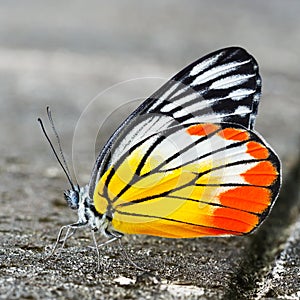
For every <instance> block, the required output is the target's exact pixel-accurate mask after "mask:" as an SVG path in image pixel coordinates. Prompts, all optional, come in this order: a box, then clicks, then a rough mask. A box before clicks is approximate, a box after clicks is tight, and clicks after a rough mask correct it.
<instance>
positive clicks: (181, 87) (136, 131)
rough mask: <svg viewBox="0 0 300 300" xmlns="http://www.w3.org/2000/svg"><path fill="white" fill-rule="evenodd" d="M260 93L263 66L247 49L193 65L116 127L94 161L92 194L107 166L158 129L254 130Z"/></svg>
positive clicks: (219, 54)
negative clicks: (225, 126) (231, 126)
mask: <svg viewBox="0 0 300 300" xmlns="http://www.w3.org/2000/svg"><path fill="white" fill-rule="evenodd" d="M260 91H261V79H260V76H259V73H258V65H257V63H256V61H255V59H254V58H253V57H252V56H251V55H250V54H249V53H247V52H246V51H245V50H244V49H242V48H238V47H230V48H225V49H221V50H218V51H216V52H213V53H211V54H208V55H206V56H205V57H203V58H200V59H199V60H197V61H195V62H194V63H192V64H190V65H189V66H187V67H186V68H185V69H183V70H182V71H181V72H179V73H178V74H176V75H175V76H174V77H173V78H172V79H171V80H169V81H168V82H167V83H166V84H165V85H163V86H162V87H161V88H160V89H159V90H158V91H157V92H155V93H154V94H153V95H152V96H151V97H149V98H148V99H146V100H145V101H144V102H143V103H142V104H141V105H140V106H139V107H138V108H137V109H136V110H135V111H134V112H133V113H132V114H131V115H130V116H129V117H128V118H127V119H126V120H125V121H124V122H123V123H122V124H121V125H120V127H119V128H118V129H117V130H116V131H115V133H114V134H113V135H112V137H111V138H110V139H109V141H108V142H107V144H106V145H105V146H104V148H103V150H102V151H101V153H100V154H99V156H98V158H97V160H96V163H95V165H94V169H93V172H92V176H91V180H90V183H89V195H90V197H93V194H94V190H95V187H96V184H97V182H98V181H99V180H100V178H101V176H103V174H104V173H105V172H106V170H107V169H108V168H109V167H110V166H112V165H113V164H114V163H115V162H116V161H117V160H118V159H119V158H120V157H121V156H122V155H123V154H124V153H126V152H127V151H128V150H129V149H130V148H131V147H132V146H133V145H134V144H135V143H137V142H138V141H140V140H142V139H144V138H146V137H147V136H150V135H152V134H154V133H155V132H159V131H162V130H164V129H167V128H170V127H173V126H175V125H178V124H181V125H184V124H189V123H192V122H213V123H221V122H230V123H235V124H240V125H242V126H245V127H246V128H249V129H252V128H253V126H254V121H255V116H256V114H257V108H258V103H259V99H260Z"/></svg>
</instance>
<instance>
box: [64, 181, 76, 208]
mask: <svg viewBox="0 0 300 300" xmlns="http://www.w3.org/2000/svg"><path fill="white" fill-rule="evenodd" d="M79 193H80V188H79V186H78V185H75V186H74V189H71V190H66V191H65V192H64V196H65V199H66V201H67V203H68V206H69V207H70V208H72V209H78V208H79Z"/></svg>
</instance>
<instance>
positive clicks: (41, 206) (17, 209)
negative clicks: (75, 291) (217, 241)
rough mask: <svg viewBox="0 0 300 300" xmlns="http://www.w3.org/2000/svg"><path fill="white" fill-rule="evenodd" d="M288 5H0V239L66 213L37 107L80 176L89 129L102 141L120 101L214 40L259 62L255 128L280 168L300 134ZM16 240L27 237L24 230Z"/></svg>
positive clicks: (295, 16)
mask: <svg viewBox="0 0 300 300" xmlns="http://www.w3.org/2000/svg"><path fill="white" fill-rule="evenodd" d="M299 13H300V2H299V1H298V0H286V1H282V0H273V1H260V0H252V1H241V0H227V1H222V0H215V1H208V0H190V1H185V2H183V1H179V0H178V1H177V0H175V1H173V0H165V1H159V0H152V1H140V0H131V1H129V0H122V1H121V0H120V1H117V0H113V1H96V0H91V1H82V0H74V1H66V0H51V1H36V0H26V1H16V0H6V1H5V0H2V1H0V156H1V159H0V162H1V165H0V171H1V182H2V183H1V184H0V193H1V205H2V208H1V212H0V216H1V224H0V225H1V231H2V232H6V236H5V238H4V241H5V242H3V243H4V244H5V243H6V244H5V245H6V246H7V247H8V248H9V247H12V245H14V247H18V245H19V244H20V242H21V243H22V242H24V239H25V236H26V234H25V233H26V230H27V233H28V232H29V233H30V234H33V235H35V234H37V235H38V234H39V233H40V232H47V230H52V231H51V234H49V236H48V237H50V236H51V237H52V238H54V237H55V230H57V229H58V227H59V226H60V225H62V224H66V223H68V222H69V223H70V222H72V221H75V218H76V217H75V216H74V214H73V212H72V211H70V212H69V210H68V208H67V207H66V205H65V203H64V200H63V197H62V190H63V189H65V188H67V187H68V186H67V182H66V180H65V178H64V176H63V174H62V171H61V170H60V169H59V167H58V166H57V162H56V161H55V159H54V157H53V155H52V154H51V151H50V148H49V147H48V145H47V143H46V140H45V138H44V137H43V136H42V134H41V131H40V128H39V126H38V123H37V117H43V119H46V109H45V108H46V105H50V106H51V109H52V112H53V117H54V119H55V123H56V126H57V129H58V131H59V134H60V136H61V139H62V144H63V148H64V150H65V152H66V154H67V158H68V160H69V162H70V163H71V161H72V160H73V163H74V166H75V168H76V175H77V176H78V179H79V181H80V183H81V184H85V183H87V182H88V180H89V176H90V172H91V169H92V166H93V163H94V157H95V147H96V148H97V147H98V146H97V141H96V137H97V136H100V138H101V139H103V140H105V138H106V137H108V136H109V133H110V132H112V131H113V129H114V126H116V125H117V124H119V123H121V121H122V119H123V118H124V117H125V116H126V113H129V111H128V109H127V108H128V107H127V106H126V107H125V108H126V109H120V107H123V106H124V104H125V103H127V102H131V101H133V100H137V99H138V100H139V101H140V100H141V99H144V98H146V97H147V96H149V95H150V94H151V93H152V92H153V91H155V89H157V88H158V87H159V86H160V85H161V84H162V83H164V82H165V81H166V80H167V79H168V78H170V77H171V76H173V75H174V74H175V73H176V72H178V71H179V70H181V69H182V68H183V67H185V66H186V65H188V64H189V63H191V62H192V61H194V60H196V59H197V58H199V57H201V56H203V55H205V54H207V53H209V52H212V51H214V50H217V49H219V48H223V47H228V46H241V47H244V48H245V49H247V51H248V52H250V53H251V54H252V55H253V56H254V57H255V58H256V60H257V61H258V63H259V66H260V72H261V75H262V79H263V95H262V99H261V104H260V108H259V112H260V114H259V116H258V118H257V123H256V128H257V130H258V131H259V132H260V133H262V134H263V136H264V137H265V138H266V139H267V140H268V142H269V143H270V144H271V145H272V146H273V148H274V149H275V150H276V151H277V152H278V153H279V156H280V157H281V158H282V160H283V168H284V174H287V173H288V171H289V170H290V169H291V167H292V166H293V165H295V162H296V160H297V157H298V156H297V155H298V148H299V138H300V129H299V128H300V126H299V125H300V123H299V114H300V98H299V97H300V85H299V82H300V67H299V66H300V50H299V49H300V20H299ZM116 110H117V112H115V111H116ZM112 113H113V115H112V117H109V116H110V115H111V114H112ZM107 118H109V123H107V121H106V120H107ZM103 124H104V125H103ZM110 124H112V125H110ZM48 128H49V127H48ZM100 128H103V130H102V131H101V130H100V132H99V129H100ZM95 145H96V146H95ZM16 216H18V217H16ZM43 220H44V221H43ZM20 228H22V229H20ZM16 232H19V234H20V236H19V238H16ZM24 232H25V233H24ZM29 236H30V235H29ZM11 243H13V244H11ZM24 243H25V244H26V243H29V244H32V243H37V242H36V241H35V239H34V237H33V236H31V238H29V240H28V241H27V242H24ZM47 243H50V242H49V240H48V241H47ZM44 246H45V241H42V242H40V244H39V247H41V249H43V247H44ZM212 252H214V251H212ZM237 256H238V255H236V256H235V257H237ZM230 268H231V266H230V267H229V269H230ZM221 273H222V272H221Z"/></svg>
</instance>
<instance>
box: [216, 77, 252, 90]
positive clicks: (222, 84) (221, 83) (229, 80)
mask: <svg viewBox="0 0 300 300" xmlns="http://www.w3.org/2000/svg"><path fill="white" fill-rule="evenodd" d="M254 76H255V74H246V75H245V74H244V75H233V76H229V77H226V78H222V79H220V80H217V81H215V82H213V83H212V84H211V85H210V88H211V89H227V88H230V87H233V86H236V85H239V84H243V83H244V82H246V81H247V80H248V79H249V78H251V77H254Z"/></svg>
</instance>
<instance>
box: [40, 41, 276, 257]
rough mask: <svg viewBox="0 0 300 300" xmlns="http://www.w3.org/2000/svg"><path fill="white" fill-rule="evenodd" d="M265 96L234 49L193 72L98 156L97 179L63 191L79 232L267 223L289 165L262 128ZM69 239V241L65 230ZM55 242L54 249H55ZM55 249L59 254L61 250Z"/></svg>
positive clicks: (163, 231) (222, 232) (169, 234)
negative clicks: (259, 118) (261, 104)
mask: <svg viewBox="0 0 300 300" xmlns="http://www.w3.org/2000/svg"><path fill="white" fill-rule="evenodd" d="M260 95H261V77H260V75H259V69H258V64H257V62H256V60H255V59H254V58H253V57H252V56H251V55H250V54H249V53H248V52H246V50H244V49H242V48H239V47H229V48H225V49H221V50H218V51H215V52H213V53H210V54H208V55H206V56H204V57H203V58H200V59H198V60H196V61H195V62H193V63H192V64H190V65H189V66H187V67H186V68H184V69H183V70H182V71H180V72H179V73H178V74H176V75H175V76H174V77H172V78H171V80H169V81H168V82H167V83H165V84H164V85H163V86H162V87H161V88H160V89H159V90H158V91H156V92H155V93H154V94H153V95H152V96H150V97H149V98H148V99H146V100H145V101H144V102H143V103H142V104H141V105H140V106H139V107H138V108H137V109H136V110H135V111H134V112H133V113H132V114H130V115H129V117H128V118H127V119H126V120H125V121H124V122H123V123H122V124H121V125H120V126H119V127H118V128H117V130H116V131H115V132H114V133H113V135H112V136H111V137H110V139H109V140H108V141H107V143H106V144H105V146H104V147H103V149H102V151H101V152H100V153H99V155H98V157H97V159H96V162H95V165H94V168H93V171H92V175H91V179H90V182H89V183H88V184H87V185H86V186H84V187H79V186H78V185H77V184H74V183H73V182H72V180H71V177H70V172H69V170H68V167H67V164H66V162H65V159H64V156H63V154H62V150H61V147H60V141H59V137H58V134H57V132H56V130H55V127H54V123H53V120H52V116H51V112H50V110H48V117H49V120H50V121H51V124H52V128H53V129H54V132H55V135H56V137H57V140H58V144H59V147H60V153H61V156H62V160H63V163H62V162H61V160H60V159H59V157H58V154H57V152H56V151H55V150H54V147H53V145H52V144H51V142H50V139H49V138H48V136H47V134H46V131H45V129H44V126H43V123H42V121H41V120H40V119H39V121H40V124H41V126H42V129H43V131H44V134H45V135H46V137H47V138H48V141H49V142H50V145H51V147H52V149H53V151H54V153H55V155H56V157H57V159H58V161H59V162H60V164H61V166H62V168H63V169H64V171H65V173H66V175H67V178H68V180H69V182H70V185H71V189H69V190H66V191H65V192H64V196H65V199H66V201H67V203H68V205H69V206H70V207H71V208H72V209H74V210H77V213H78V221H77V222H76V223H74V224H70V225H66V226H63V227H62V228H61V230H60V233H59V235H58V239H57V243H56V246H57V244H58V243H59V242H60V241H62V242H63V245H64V243H65V241H66V240H67V239H68V238H69V237H70V236H71V235H72V234H73V232H74V231H75V230H76V229H77V228H80V227H88V228H90V229H91V232H92V236H93V240H94V243H95V248H96V251H97V253H98V260H99V251H98V248H99V245H97V242H96V238H95V232H100V233H101V234H102V235H104V236H106V237H107V238H108V239H107V241H106V242H105V243H103V244H101V245H100V246H102V245H104V244H107V243H110V242H112V241H115V240H118V239H120V238H121V237H122V236H123V235H124V234H145V235H151V236H159V237H166V238H194V237H203V236H227V235H245V234H248V233H251V232H253V231H254V230H255V229H256V228H257V227H258V226H259V225H260V224H261V223H262V222H263V221H264V219H265V218H266V216H267V215H268V213H269V212H270V209H271V208H272V206H273V204H274V202H275V200H276V198H277V196H278V193H279V190H280V186H281V163H280V160H279V158H278V156H277V154H276V153H275V152H274V150H273V149H272V148H271V146H270V145H269V144H268V143H267V142H266V141H265V140H264V139H263V137H262V136H260V135H259V134H258V133H257V132H256V131H255V130H254V124H255V119H256V116H257V111H258V105H259V101H260ZM64 229H66V230H67V233H66V234H65V237H64V238H63V239H62V240H61V236H62V232H63V230H64ZM56 246H55V248H56ZM53 251H54V250H53Z"/></svg>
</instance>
